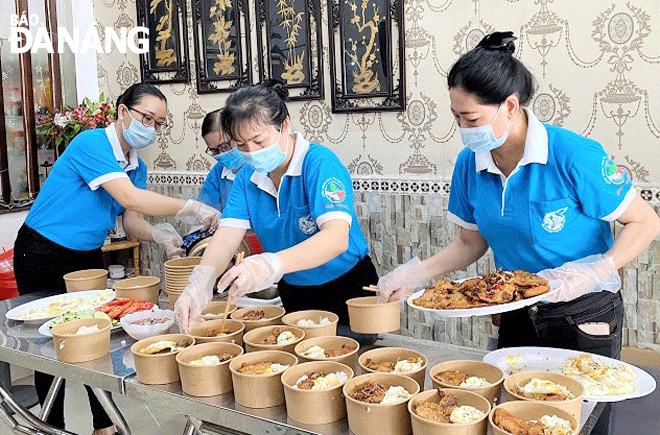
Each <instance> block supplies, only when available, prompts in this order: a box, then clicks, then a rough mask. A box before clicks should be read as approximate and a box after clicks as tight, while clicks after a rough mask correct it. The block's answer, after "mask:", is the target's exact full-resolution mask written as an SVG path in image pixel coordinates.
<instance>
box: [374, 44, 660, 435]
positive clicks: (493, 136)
mask: <svg viewBox="0 0 660 435" xmlns="http://www.w3.org/2000/svg"><path fill="white" fill-rule="evenodd" d="M514 40H515V37H513V34H512V33H511V32H506V33H499V32H498V33H494V34H491V35H488V36H486V37H485V38H484V39H483V40H482V41H481V42H480V43H479V45H478V46H477V47H476V48H475V49H474V50H472V51H470V52H468V53H467V54H465V55H463V56H462V57H461V58H460V59H459V60H458V61H457V62H456V63H455V64H454V66H453V67H452V69H451V70H450V72H449V74H448V84H449V98H450V100H451V111H452V113H453V115H454V117H455V119H456V122H457V123H458V125H459V127H460V133H461V137H462V140H463V143H464V144H465V146H466V149H465V150H463V151H462V152H461V153H460V154H459V155H458V157H457V160H456V166H455V168H454V174H453V176H452V185H451V193H450V197H449V205H448V219H449V220H450V221H452V222H454V223H456V224H457V225H459V226H460V227H461V229H460V237H459V238H458V239H456V240H454V241H452V242H451V243H450V244H449V245H448V246H447V247H445V248H444V249H442V250H441V251H440V252H438V253H437V254H435V255H434V256H432V257H431V258H429V259H427V260H425V261H423V262H421V261H419V259H413V260H411V261H410V262H409V263H408V264H405V265H403V266H400V267H399V268H397V269H395V270H394V271H393V272H390V273H389V274H387V275H386V276H384V277H383V278H381V280H380V281H379V283H378V286H379V288H380V290H381V292H382V294H383V296H387V295H389V294H391V293H393V292H394V293H397V294H400V293H401V291H402V290H403V289H405V288H416V287H419V286H421V285H422V284H423V283H424V282H425V281H427V280H429V279H430V278H432V277H435V276H437V275H443V274H446V273H448V272H451V271H455V270H459V269H464V268H465V267H467V266H468V265H470V264H471V263H473V262H475V261H477V260H478V259H479V258H480V257H481V256H482V255H484V253H486V250H487V249H488V247H490V248H492V250H493V253H494V256H495V265H496V266H497V267H498V268H502V269H505V270H516V269H522V270H526V271H529V272H540V274H541V275H544V276H545V277H547V278H549V279H559V280H561V281H563V284H564V286H563V289H562V290H561V291H559V292H558V293H555V294H552V295H550V296H548V298H547V301H546V303H542V304H538V305H535V306H532V307H529V308H525V309H522V310H518V311H514V312H511V313H504V314H502V317H501V324H500V329H499V343H498V346H499V347H511V346H548V347H559V348H568V349H577V350H584V351H588V352H594V353H599V354H602V355H606V356H610V357H615V358H618V357H619V355H620V351H621V334H622V329H623V303H622V300H621V294H620V292H618V290H619V287H620V280H619V275H618V273H617V269H619V268H621V267H622V266H623V265H625V264H626V263H628V262H629V261H631V260H633V259H634V258H635V257H636V256H637V255H639V254H640V253H641V252H642V251H643V250H644V249H646V248H647V247H648V245H649V244H650V243H651V241H652V240H653V239H654V238H655V236H656V235H657V234H658V232H659V231H660V219H659V218H658V215H657V214H656V213H655V212H654V211H653V209H652V208H651V207H650V206H649V205H648V204H647V203H646V202H645V201H644V200H643V199H642V198H641V197H640V196H639V195H638V194H637V193H636V191H635V189H634V187H633V186H632V180H630V178H629V177H628V175H627V174H626V173H625V172H623V171H622V170H621V169H619V168H617V166H616V165H615V164H614V163H613V162H612V161H611V160H610V159H609V158H608V155H607V154H606V153H605V151H604V150H603V148H602V146H601V145H600V144H598V143H596V142H594V141H592V140H589V139H586V138H583V137H580V136H578V135H577V134H575V133H572V132H570V131H568V130H565V129H563V128H560V127H556V126H551V125H544V124H541V122H539V120H538V119H537V118H536V116H535V115H534V113H533V112H532V111H531V110H529V109H528V108H526V107H524V106H525V105H526V104H527V103H528V102H529V101H530V100H531V97H532V95H533V91H534V87H533V80H532V75H531V74H530V72H529V71H528V70H527V68H525V66H524V65H523V64H522V63H521V62H520V61H519V60H518V59H516V58H515V57H513V52H514V48H515V47H514V43H513V41H514ZM614 220H617V221H618V222H620V223H621V224H623V229H622V230H621V231H620V232H619V234H618V236H617V238H616V240H614V238H613V236H612V231H611V229H610V225H611V222H612V221H614ZM588 322H596V323H602V324H603V326H604V327H605V331H604V335H600V336H591V335H589V334H587V333H585V332H583V331H582V330H580V328H579V326H578V325H580V324H582V323H588ZM606 420H607V418H605V419H603V422H604V423H603V425H604V426H607V421H606ZM594 433H599V434H600V433H602V434H605V433H607V429H606V428H600V429H599V430H594Z"/></svg>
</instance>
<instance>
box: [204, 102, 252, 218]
mask: <svg viewBox="0 0 660 435" xmlns="http://www.w3.org/2000/svg"><path fill="white" fill-rule="evenodd" d="M221 115H222V109H218V110H214V111H213V112H209V113H207V114H206V116H205V117H204V121H203V122H202V138H203V139H204V142H206V153H207V154H209V155H210V156H211V157H213V158H214V159H215V160H216V161H217V163H216V164H215V166H213V168H211V171H209V173H208V175H207V176H206V180H205V181H204V185H203V186H202V189H201V190H200V191H199V195H198V196H197V200H198V201H201V202H203V203H204V204H206V205H210V206H211V207H213V208H216V209H218V210H219V211H220V212H222V209H223V208H225V204H226V203H227V198H228V197H229V192H231V185H232V184H233V182H234V179H235V178H236V173H237V172H238V170H239V169H241V167H243V163H245V161H244V160H243V156H241V155H240V154H239V152H238V151H237V150H236V147H234V146H232V144H231V137H229V135H228V134H226V133H225V132H224V131H223V130H222V126H221V125H220V117H221Z"/></svg>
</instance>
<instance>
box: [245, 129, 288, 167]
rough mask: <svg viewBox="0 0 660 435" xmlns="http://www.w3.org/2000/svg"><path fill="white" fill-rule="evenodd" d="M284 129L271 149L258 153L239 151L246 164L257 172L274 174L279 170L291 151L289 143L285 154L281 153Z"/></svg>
mask: <svg viewBox="0 0 660 435" xmlns="http://www.w3.org/2000/svg"><path fill="white" fill-rule="evenodd" d="M282 130H283V129H282V128H280V137H279V138H278V139H277V142H275V143H274V144H272V145H271V146H269V147H266V148H262V149H260V150H258V151H252V152H247V151H239V153H241V155H242V156H243V158H244V159H245V163H246V164H248V165H249V166H250V167H252V168H253V169H254V170H255V171H257V172H266V173H268V172H272V171H274V170H275V169H277V168H278V167H279V166H280V165H281V164H282V162H284V159H286V155H287V153H288V151H289V145H288V141H287V147H286V150H285V151H284V152H282V151H280V139H281V138H282Z"/></svg>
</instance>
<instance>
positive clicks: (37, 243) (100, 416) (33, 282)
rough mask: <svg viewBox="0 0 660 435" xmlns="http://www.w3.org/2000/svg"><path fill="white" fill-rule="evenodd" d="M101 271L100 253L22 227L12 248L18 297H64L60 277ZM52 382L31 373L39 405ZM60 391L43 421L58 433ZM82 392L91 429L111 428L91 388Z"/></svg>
mask: <svg viewBox="0 0 660 435" xmlns="http://www.w3.org/2000/svg"><path fill="white" fill-rule="evenodd" d="M72 237H75V235H72ZM102 268H103V257H102V253H101V249H95V250H92V251H76V250H73V249H69V248H66V247H64V246H62V245H59V244H57V243H55V242H53V241H51V240H49V239H47V238H45V237H44V236H42V235H41V234H39V233H38V232H36V231H34V230H33V229H32V228H30V227H28V226H27V225H25V224H23V226H22V227H21V228H20V229H19V230H18V236H17V238H16V242H15V244H14V274H15V275H16V284H17V285H18V292H19V293H20V294H21V295H26V294H30V293H34V292H38V291H42V290H55V291H59V292H61V293H65V292H66V286H65V284H64V278H62V277H63V276H64V274H66V273H69V272H73V271H76V270H81V269H102ZM53 379H54V378H53V376H51V375H49V374H46V373H41V372H36V371H35V372H34V385H35V387H36V390H37V396H38V397H39V403H41V405H43V403H44V401H45V400H46V396H47V395H48V390H49V389H50V386H51V384H52V382H53ZM64 387H65V384H62V388H60V391H59V393H58V395H57V397H56V399H55V401H54V403H53V407H52V410H51V412H50V415H49V416H48V419H47V420H46V422H47V423H48V424H51V425H53V426H55V427H58V428H60V429H64ZM85 388H86V389H87V395H88V396H89V405H90V407H91V411H92V417H93V420H94V421H93V424H94V429H104V428H106V427H109V426H112V424H113V423H112V420H110V417H108V415H107V414H106V413H105V411H104V410H103V407H102V406H101V404H100V403H99V401H98V399H97V398H96V396H95V395H94V393H93V392H92V390H91V388H89V387H88V386H85Z"/></svg>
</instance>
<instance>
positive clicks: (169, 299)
mask: <svg viewBox="0 0 660 435" xmlns="http://www.w3.org/2000/svg"><path fill="white" fill-rule="evenodd" d="M179 296H181V293H170V292H167V302H168V304H169V306H170V309H171V310H174V304H175V303H176V301H177V299H179Z"/></svg>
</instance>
